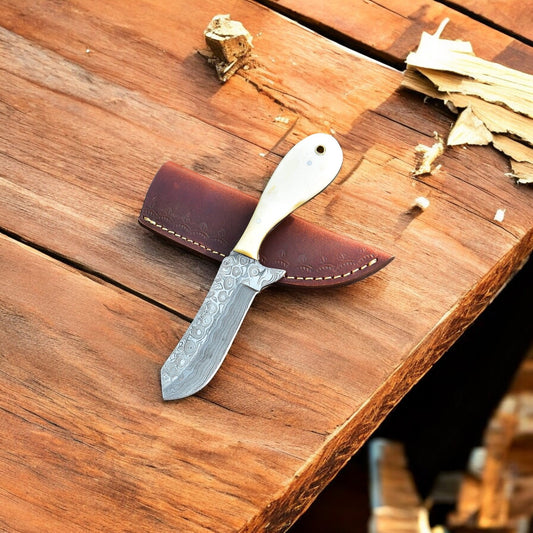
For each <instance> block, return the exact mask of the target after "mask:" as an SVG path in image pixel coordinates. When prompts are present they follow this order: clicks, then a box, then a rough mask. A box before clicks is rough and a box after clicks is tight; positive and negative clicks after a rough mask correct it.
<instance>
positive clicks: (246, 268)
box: [161, 133, 342, 400]
mask: <svg viewBox="0 0 533 533" xmlns="http://www.w3.org/2000/svg"><path fill="white" fill-rule="evenodd" d="M341 165H342V149H341V147H340V145H339V143H338V142H337V141H336V140H335V138H334V137H332V136H331V135H328V134H325V133H315V134H313V135H310V136H308V137H306V138H304V139H303V140H301V141H300V142H299V143H297V144H296V145H295V146H293V148H291V150H289V152H288V153H287V154H286V155H285V157H284V158H283V159H282V160H281V161H280V163H279V165H278V166H277V168H276V169H275V170H274V173H273V174H272V177H271V178H270V180H269V181H268V183H267V185H266V187H265V189H264V191H263V194H262V195H261V198H260V199H259V202H258V204H257V207H256V209H255V211H254V213H253V215H252V218H251V219H250V222H249V223H248V226H247V227H246V229H245V230H244V233H243V234H242V236H241V238H240V239H239V242H238V243H237V244H236V245H235V247H234V248H233V251H231V252H230V253H229V255H228V256H226V257H225V258H224V259H223V261H222V264H221V265H220V268H219V270H218V272H217V274H216V276H215V279H214V281H213V284H212V285H211V289H210V290H209V292H208V294H207V296H206V298H205V300H204V302H203V304H202V305H201V307H200V309H199V311H198V313H197V314H196V317H195V318H194V320H193V321H192V322H191V324H190V326H189V327H188V329H187V331H186V332H185V334H184V335H183V337H182V338H181V340H180V341H179V342H178V344H177V345H176V347H175V348H174V350H173V351H172V353H171V354H170V356H169V357H168V359H167V360H166V361H165V364H164V365H163V367H162V368H161V389H162V393H163V399H164V400H178V399H181V398H185V397H187V396H191V395H192V394H195V393H197V392H198V391H200V390H201V389H202V388H203V387H205V386H206V385H207V384H208V383H209V382H210V381H211V379H212V378H213V376H214V375H215V374H216V372H217V371H218V369H219V368H220V365H221V364H222V362H223V361H224V358H225V357H226V354H227V353H228V351H229V349H230V347H231V344H232V343H233V340H234V338H235V336H236V335H237V332H238V330H239V328H240V326H241V324H242V321H243V320H244V317H245V316H246V313H247V312H248V309H249V308H250V305H251V304H252V301H253V299H254V298H255V296H256V294H257V293H258V292H260V291H261V290H262V289H264V288H265V287H267V286H268V285H272V284H273V283H275V282H276V281H278V280H280V279H281V278H282V277H283V276H284V275H285V271H284V270H280V269H277V268H269V267H266V266H264V265H262V264H261V263H260V262H259V248H260V247H261V243H262V242H263V239H264V238H265V237H266V236H267V234H268V233H269V232H270V231H271V230H272V229H273V228H274V227H275V226H276V225H277V224H278V223H279V222H280V221H281V220H283V219H284V218H285V217H286V216H288V215H289V214H290V213H292V212H293V211H294V210H295V209H297V208H298V207H300V206H301V205H303V204H304V203H306V202H307V201H309V200H311V198H313V197H314V196H316V195H317V194H318V193H320V192H322V191H323V190H324V189H325V188H326V187H327V186H328V185H329V184H330V183H331V182H332V181H333V180H334V179H335V176H336V175H337V174H338V172H339V170H340V168H341Z"/></svg>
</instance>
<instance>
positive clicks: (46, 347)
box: [0, 236, 318, 532]
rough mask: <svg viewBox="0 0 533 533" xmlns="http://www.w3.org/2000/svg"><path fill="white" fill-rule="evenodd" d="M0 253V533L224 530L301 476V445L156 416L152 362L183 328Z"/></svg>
mask: <svg viewBox="0 0 533 533" xmlns="http://www.w3.org/2000/svg"><path fill="white" fill-rule="evenodd" d="M0 243H1V244H0V256H1V262H2V266H3V268H2V276H1V280H0V295H1V300H0V314H1V320H2V324H3V327H2V328H0V346H2V350H1V352H2V356H1V358H0V375H1V379H2V387H1V392H0V398H1V400H0V402H1V406H2V408H1V410H0V413H1V414H0V417H1V418H0V420H1V421H0V424H1V426H2V428H3V431H2V432H1V436H0V443H1V446H0V465H1V466H0V468H1V471H2V483H1V485H2V486H1V490H0V509H1V511H0V524H1V526H0V527H2V529H4V528H5V529H6V530H8V531H58V530H61V531H63V530H65V529H68V531H73V532H74V531H88V530H91V531H126V530H135V531H151V530H157V531H206V530H211V531H235V530H237V529H239V528H240V527H242V525H243V519H244V518H245V517H246V516H247V515H251V514H253V513H254V512H257V509H259V508H260V507H262V506H263V505H265V499H268V498H270V497H271V494H272V492H273V491H275V490H277V488H278V486H279V483H280V482H281V481H282V480H283V479H284V478H285V477H286V476H287V472H288V471H290V470H295V469H296V468H298V466H299V465H300V464H301V462H302V458H301V456H305V453H304V448H305V447H306V446H307V445H309V444H311V443H312V442H313V441H316V440H317V438H318V437H317V435H316V434H313V433H312V432H308V433H307V432H303V433H307V436H304V435H303V433H302V432H301V431H300V430H298V429H296V428H294V427H292V428H289V427H287V426H286V425H285V424H284V423H282V424H281V425H280V424H279V422H281V421H280V420H278V421H277V422H276V418H275V417H270V419H269V417H266V418H264V417H254V418H249V419H248V417H247V416H245V415H242V414H239V413H237V412H233V411H231V410H229V409H227V408H225V407H223V406H217V405H216V404H214V403H212V402H208V401H205V400H202V399H200V398H195V399H194V400H193V401H192V402H188V405H185V404H182V405H180V406H179V409H168V407H167V405H164V404H163V401H162V400H161V399H160V390H159V386H158V384H157V381H156V379H155V377H156V375H157V374H158V371H159V361H158V358H157V356H156V354H158V353H159V352H161V350H162V349H164V345H165V344H166V341H168V340H170V338H172V337H173V335H174V334H177V333H179V332H182V331H183V330H184V329H185V327H186V326H187V324H186V323H184V322H183V321H181V320H179V319H177V318H176V317H175V316H173V315H172V314H170V313H168V312H166V311H163V310H161V309H158V308H156V307H154V306H153V305H150V304H148V303H147V302H144V301H142V300H140V299H138V298H136V297H134V296H132V295H130V294H127V293H124V292H123V291H120V290H117V289H116V288H114V287H112V286H109V285H107V284H105V283H102V282H100V281H98V280H93V279H90V278H89V277H87V276H84V275H82V274H80V273H79V272H77V271H75V270H74V269H72V268H69V267H66V266H65V265H63V264H61V263H58V262H56V261H54V260H52V259H50V258H49V257H46V256H44V255H42V254H40V253H39V252H36V251H34V250H32V249H29V248H28V247H26V246H24V245H22V244H19V243H17V242H14V241H12V240H10V239H8V238H6V237H4V236H2V237H0ZM21 274H23V275H22V276H21ZM73 295H75V297H73ZM28 339H31V342H28ZM150 377H152V378H154V379H150ZM280 430H281V433H279V431H280ZM282 433H284V434H285V435H284V436H282ZM213 434H216V435H217V438H216V439H213V438H212V435H213ZM280 437H281V440H283V441H286V442H287V440H286V439H287V438H289V439H292V438H295V439H296V440H295V441H294V442H295V444H296V446H295V447H293V448H285V447H284V446H282V447H281V448H280V447H279V443H278V442H276V441H277V439H278V438H280ZM306 442H307V444H306ZM302 446H303V447H302ZM236 455H238V457H239V463H240V466H241V467H240V468H236V465H235V461H234V459H235V456H236ZM284 471H285V472H284Z"/></svg>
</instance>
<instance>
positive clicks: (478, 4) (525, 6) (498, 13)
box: [450, 0, 533, 45]
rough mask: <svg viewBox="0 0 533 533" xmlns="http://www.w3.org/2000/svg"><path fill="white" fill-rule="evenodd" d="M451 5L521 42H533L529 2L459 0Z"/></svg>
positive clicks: (532, 19) (532, 20) (532, 18)
mask: <svg viewBox="0 0 533 533" xmlns="http://www.w3.org/2000/svg"><path fill="white" fill-rule="evenodd" d="M450 4H451V5H454V6H457V7H458V8H459V9H462V10H464V11H466V12H467V13H470V14H471V15H472V16H473V17H476V18H479V19H481V20H485V21H487V22H490V23H491V24H493V25H495V26H497V27H499V28H501V29H502V30H505V31H506V32H509V33H511V34H514V35H518V36H520V38H522V39H523V40H528V41H530V42H529V44H530V45H531V41H533V27H532V24H531V23H532V22H533V17H532V15H531V13H532V7H533V6H532V5H531V3H530V2H523V3H519V4H514V3H512V2H505V1H504V0H496V1H493V2H483V1H480V0H461V1H459V2H454V1H452V2H450Z"/></svg>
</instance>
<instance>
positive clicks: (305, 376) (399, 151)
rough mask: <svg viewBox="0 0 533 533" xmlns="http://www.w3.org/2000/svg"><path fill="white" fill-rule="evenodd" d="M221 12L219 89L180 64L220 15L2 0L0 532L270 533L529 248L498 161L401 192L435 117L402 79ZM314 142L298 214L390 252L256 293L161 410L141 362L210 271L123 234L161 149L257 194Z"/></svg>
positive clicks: (398, 31) (468, 160)
mask: <svg viewBox="0 0 533 533" xmlns="http://www.w3.org/2000/svg"><path fill="white" fill-rule="evenodd" d="M281 3H282V2H280V4H281ZM311 4H312V2H309V5H310V6H311ZM415 4H416V3H415ZM365 5H366V3H365ZM369 5H372V6H374V4H369ZM340 6H341V3H338V5H336V9H339V11H338V12H337V13H338V15H339V19H342V20H348V19H349V17H348V16H346V15H344V14H343V13H342V12H341V11H340V9H341V7H340ZM410 6H411V8H412V9H413V10H415V11H416V6H415V5H414V4H412V3H410ZM430 6H431V7H430V8H429V10H428V12H429V13H433V12H435V14H433V15H431V16H429V15H428V16H427V17H426V16H425V15H423V14H422V13H420V16H419V18H418V19H417V18H416V17H414V18H413V12H409V13H405V14H402V15H401V20H402V21H403V22H404V24H407V25H405V26H401V25H398V24H396V23H394V24H390V25H387V24H385V23H383V27H381V26H375V27H374V30H373V32H370V33H369V34H368V35H367V36H366V37H365V38H364V39H363V38H361V37H358V39H360V40H361V42H364V44H365V46H366V48H367V49H369V50H370V49H372V50H375V51H376V52H375V53H373V54H372V56H373V57H378V56H380V57H381V56H383V55H384V52H386V54H385V55H387V57H395V58H396V59H395V60H394V62H393V61H391V63H397V62H399V61H400V59H401V57H402V54H403V50H405V51H406V52H407V51H409V50H408V49H407V48H408V47H409V46H411V43H412V44H413V45H415V44H416V42H418V39H419V36H420V35H419V34H420V31H421V30H422V29H429V30H433V29H434V27H436V25H438V23H439V22H440V18H441V16H440V15H441V14H440V12H438V10H441V9H444V7H443V6H441V5H440V4H434V3H431V4H430ZM229 7H231V15H232V18H234V19H235V20H240V21H241V22H243V24H244V25H245V27H246V28H247V29H248V31H250V33H251V34H252V35H253V37H254V55H255V56H256V62H257V66H256V68H254V69H251V70H248V71H240V72H239V73H238V74H237V75H236V76H234V77H233V78H232V79H231V80H230V81H229V82H228V83H227V84H225V85H221V84H220V82H219V81H218V80H217V79H216V76H215V75H214V72H213V71H212V70H211V68H210V67H209V66H208V65H207V64H206V61H205V59H204V58H202V57H201V56H200V55H199V54H198V53H197V51H198V50H199V49H201V48H202V47H204V46H205V44H204V42H203V30H204V28H205V26H206V25H207V23H208V22H209V20H211V18H212V16H213V15H215V14H218V13H226V12H228V9H229V8H228V5H227V3H223V2H217V1H215V0H204V1H203V2H192V4H191V2H183V1H181V0H180V1H176V2H174V3H170V2H164V1H163V0H146V1H143V2H138V3H134V4H131V5H130V4H127V5H126V4H124V3H123V2H119V1H118V0H116V1H113V2H101V1H94V0H93V1H89V0H75V1H73V2H54V1H46V0H42V1H39V2H35V1H32V2H30V1H25V0H12V1H10V0H3V1H2V9H1V11H0V22H1V27H0V69H1V71H2V78H1V83H0V116H1V117H2V128H1V129H0V161H1V164H0V186H1V194H0V202H1V204H0V205H1V209H0V227H1V228H2V233H3V236H2V239H1V247H0V254H1V256H2V259H1V264H2V266H3V268H2V276H0V286H1V290H0V316H1V321H2V322H1V323H2V327H1V328H0V355H1V358H0V379H1V387H0V407H1V415H0V427H1V428H2V431H1V432H0V435H1V436H0V471H1V472H2V476H1V481H0V528H3V529H6V530H8V531H39V532H43V531H87V530H94V531H98V530H105V531H124V530H130V531H149V530H157V531H190V532H194V531H217V532H223V531H238V530H240V531H259V530H265V531H281V530H284V529H286V528H287V527H288V526H289V525H290V524H291V523H292V522H293V521H294V520H295V519H296V518H297V517H298V515H299V514H300V513H301V512H303V510H304V509H305V508H306V507H307V506H308V505H309V503H310V502H311V501H312V500H313V498H314V497H316V495H317V494H318V492H319V491H320V490H321V489H322V488H323V487H324V486H325V484H327V482H328V481H329V480H331V479H332V477H333V476H334V475H335V473H336V472H337V471H338V470H339V469H340V468H341V467H342V465H343V464H344V463H345V462H346V461H347V460H348V459H349V457H350V456H351V455H352V454H353V453H354V452H355V451H356V450H357V449H358V448H359V447H360V446H361V444H362V443H363V442H364V441H365V440H366V439H367V438H368V436H369V435H370V434H371V432H372V431H373V430H374V429H375V428H376V427H377V425H378V424H379V422H380V421H381V420H382V419H383V418H384V417H385V416H386V415H387V413H388V412H389V411H390V409H391V408H392V407H393V406H394V405H395V404H396V403H397V402H398V401H399V400H400V399H401V398H402V397H403V395H404V394H405V393H406V392H407V391H408V390H409V388H410V387H411V386H412V385H413V384H414V383H416V381H417V380H418V379H419V378H420V377H421V376H422V375H424V373H425V372H426V371H427V370H428V369H429V368H430V367H431V365H432V364H433V363H434V362H435V361H436V360H437V359H438V358H439V357H440V356H441V355H442V353H443V352H444V351H445V350H446V348H447V347H448V346H450V344H451V343H453V342H454V340H455V339H456V338H457V337H458V336H459V335H460V334H461V332H462V331H463V330H464V328H466V327H467V326H468V324H469V323H471V321H472V320H473V319H474V318H475V317H476V316H477V315H478V314H479V313H480V312H481V311H482V310H483V308H484V307H485V306H486V305H487V304H488V303H489V302H490V300H491V299H492V297H493V296H494V295H495V294H496V293H497V292H498V291H499V290H500V289H501V287H502V286H503V285H504V284H505V283H506V281H507V280H508V279H509V277H510V276H511V275H512V273H513V272H514V271H516V270H517V269H518V268H519V267H520V265H521V264H522V262H523V261H524V260H525V258H526V257H527V256H528V254H529V253H530V252H531V249H532V246H533V231H532V228H533V190H532V189H530V188H526V187H518V186H516V185H515V184H514V183H513V182H512V180H510V179H509V178H507V177H505V175H504V174H505V173H506V172H508V170H509V169H508V163H507V161H506V160H505V158H504V157H503V156H501V155H500V154H498V153H497V152H496V151H495V150H493V149H491V148H489V147H482V148H468V149H463V148H461V147H456V148H454V149H451V150H449V151H448V152H447V153H446V154H445V155H444V156H443V157H442V160H441V162H442V169H441V171H440V172H438V173H436V174H434V175H431V176H427V177H424V178H422V179H419V180H413V178H412V177H411V174H410V173H411V170H412V169H413V167H414V161H415V155H414V147H415V146H416V145H417V144H418V143H420V142H423V143H425V144H431V142H432V138H433V132H434V131H438V132H440V133H441V134H446V133H447V131H448V130H449V128H450V124H451V121H452V120H453V117H452V116H451V115H450V114H449V113H448V112H447V111H446V110H444V109H442V108H441V107H440V106H438V105H433V104H424V102H423V99H422V97H420V96H419V95H416V94H414V93H411V92H409V91H406V90H399V89H398V87H399V85H400V81H401V72H399V71H397V70H394V69H392V68H389V67H387V66H384V65H382V64H378V63H376V62H373V61H370V60H368V58H366V57H364V56H362V55H360V54H356V53H353V52H351V51H349V50H347V49H346V48H344V47H342V46H339V45H338V44H336V43H335V42H333V41H331V40H328V39H327V38H325V37H321V36H319V35H317V34H316V33H314V32H312V31H309V30H308V29H306V28H305V27H302V26H301V25H299V24H296V23H294V22H292V21H290V20H287V19H286V18H283V17H280V16H279V14H277V13H275V12H273V11H271V10H270V9H268V8H267V7H264V6H262V5H259V4H257V3H254V2H250V1H245V0H236V1H234V2H232V3H231V6H229ZM360 7H364V6H363V2H361V6H360ZM334 11H335V10H334V9H330V12H334ZM389 11H391V9H390V8H386V9H385V12H389ZM445 11H446V13H448V16H451V18H452V21H451V22H452V28H454V27H456V26H461V25H464V27H467V28H468V29H469V31H470V33H469V34H468V35H465V36H464V37H465V38H468V39H470V40H472V42H473V45H474V48H475V49H476V51H477V52H478V54H479V55H484V57H486V58H489V59H493V58H498V59H499V60H502V61H503V62H506V63H507V64H509V66H513V67H516V64H515V62H516V61H520V62H521V64H520V65H519V67H518V68H521V69H522V70H528V69H529V71H531V58H532V57H533V56H532V55H531V50H530V49H528V48H527V46H526V45H525V44H524V43H522V42H520V41H519V40H516V39H513V38H510V37H507V36H505V35H504V34H501V33H499V32H497V31H496V30H493V29H490V28H487V27H486V26H484V25H483V24H481V23H479V22H475V21H472V20H470V19H469V18H468V17H466V16H465V15H462V14H460V13H454V12H453V11H451V10H450V9H449V8H446V9H445ZM325 16H326V14H324V17H325ZM382 16H383V17H384V16H385V14H384V12H383V10H381V11H379V12H378V13H374V12H370V13H367V12H365V11H363V10H360V11H359V15H358V17H357V23H358V24H359V23H361V20H362V19H364V18H365V17H367V27H369V24H368V22H369V20H374V21H381V20H382V18H381V17H382ZM324 20H325V19H324ZM413 20H414V21H415V22H416V23H414V22H412V21H413ZM325 23H328V22H327V20H325ZM376 35H379V36H382V38H384V39H388V41H387V42H386V43H385V44H379V43H376V42H375V39H374V37H375V36H376ZM402 35H403V36H404V37H403V38H402V37H401V36H402ZM373 36H374V37H373ZM454 36H455V35H452V37H454ZM402 43H403V44H402ZM406 43H407V44H406ZM289 44H290V46H289ZM400 44H402V46H400ZM484 47H485V49H487V50H489V51H491V53H490V54H483V52H482V50H483V49H484ZM391 50H396V51H395V52H394V53H392V52H391ZM517 58H518V59H517ZM279 117H284V118H287V119H288V123H285V122H284V121H280V120H277V119H278V118H279ZM332 130H333V131H334V132H335V135H336V137H337V138H338V140H339V142H340V143H341V145H342V147H343V149H344V152H345V163H344V165H343V168H342V170H341V173H340V175H339V177H338V178H337V180H336V182H335V183H334V184H333V185H332V186H331V187H330V188H329V189H328V190H327V191H326V192H324V193H323V194H322V195H320V196H319V197H317V198H316V199H315V200H313V202H311V203H310V204H308V205H307V206H305V207H304V208H302V209H301V210H300V211H299V214H300V216H303V217H305V218H306V219H308V220H310V221H313V222H316V223H320V224H323V225H324V226H326V227H328V228H330V229H333V230H336V231H338V232H340V233H343V234H345V235H350V236H353V237H356V238H358V239H360V240H362V241H366V242H368V243H369V244H372V245H375V246H378V247H381V248H383V249H385V250H387V251H389V252H391V253H393V254H394V255H395V256H396V259H395V261H394V262H393V263H392V264H391V265H389V266H388V267H387V268H386V269H384V270H383V271H381V272H379V273H378V274H377V275H375V276H373V277H371V278H368V279H367V280H365V281H363V282H361V283H359V284H356V285H352V286H349V287H345V288H341V289H331V290H330V289H328V290H323V291H318V290H317V291H307V290H294V289H280V288H273V289H271V290H270V291H268V292H266V293H265V294H264V295H261V296H260V297H258V298H257V300H256V301H255V302H254V306H253V307H252V309H251V311H250V313H249V315H248V317H247V318H246V320H245V323H244V325H243V327H242V329H241V332H240V334H239V335H238V337H237V340H236V342H235V344H234V346H233V347H232V349H231V351H230V354H229V356H228V358H227V360H226V362H225V363H224V365H223V366H222V368H221V370H220V372H219V374H218V375H217V376H216V377H215V379H214V380H213V382H212V384H211V385H210V386H208V387H207V388H206V389H205V390H204V391H203V392H202V393H200V394H199V395H197V396H195V397H192V398H189V399H186V400H184V401H181V402H179V403H176V402H175V403H163V402H162V400H161V398H160V389H159V381H158V370H159V367H160V365H161V364H162V363H163V361H164V360H165V359H166V357H167V355H168V353H169V352H170V350H171V349H172V348H173V347H174V345H175V343H176V340H177V339H178V338H179V336H180V335H181V334H182V333H183V332H184V331H185V329H186V327H187V325H188V321H189V320H191V318H192V317H193V316H194V314H195V312H196V310H197V309H198V307H199V306H200V304H201V302H202V301H203V298H204V296H205V294H206V292H207V289H208V288H209V286H210V284H211V280H212V278H213V276H214V274H215V271H216V266H215V265H213V264H211V263H210V262H208V261H205V260H201V259H199V258H198V257H196V256H194V255H191V254H189V253H187V252H186V251H183V250H179V249H176V248H174V247H172V246H170V245H167V244H165V243H164V242H162V241H161V240H160V239H158V238H156V237H155V236H153V235H151V234H149V233H148V232H147V231H145V230H143V229H142V228H140V227H139V226H138V225H137V223H136V218H137V215H138V212H139V210H140V207H141V204H142V200H143V197H144V194H145V192H146V190H147V188H148V185H149V183H150V181H151V178H152V177H153V175H154V174H155V172H156V171H157V169H158V167H159V166H160V165H161V164H162V163H164V162H165V161H167V160H174V161H176V162H178V163H180V164H181V165H183V166H187V167H189V168H192V169H194V170H196V171H199V172H201V173H203V174H204V175H206V176H209V177H211V178H214V179H217V180H220V181H223V182H225V183H227V184H230V185H232V186H234V187H237V188H240V189H242V190H244V191H245V192H248V193H250V194H255V195H259V193H260V191H261V190H262V188H263V187H264V185H265V183H266V181H267V179H268V177H269V174H270V173H271V172H272V170H273V169H274V168H275V165H276V164H277V162H278V161H279V159H280V157H281V156H282V155H283V154H284V153H285V152H286V151H287V150H288V149H289V148H290V147H291V146H292V145H293V144H294V143H295V142H296V141H297V140H299V139H300V138H302V137H303V136H305V135H307V134H309V133H313V132H315V131H332ZM421 195H422V196H426V197H428V198H429V200H430V202H431V203H430V207H429V208H428V209H427V210H426V211H424V212H423V213H421V212H417V211H415V210H413V209H412V204H413V201H414V199H415V198H416V197H417V196H421ZM497 209H505V210H506V215H505V219H504V221H503V222H502V223H496V222H494V221H493V217H494V214H495V212H496V210H497Z"/></svg>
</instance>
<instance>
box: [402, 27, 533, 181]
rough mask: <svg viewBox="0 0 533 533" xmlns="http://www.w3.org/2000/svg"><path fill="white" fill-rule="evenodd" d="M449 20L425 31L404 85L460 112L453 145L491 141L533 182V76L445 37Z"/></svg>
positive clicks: (515, 171)
mask: <svg viewBox="0 0 533 533" xmlns="http://www.w3.org/2000/svg"><path fill="white" fill-rule="evenodd" d="M446 23H447V21H444V22H443V23H442V24H441V25H440V27H439V29H438V30H437V32H436V34H435V35H430V34H428V33H426V32H424V33H423V34H422V36H421V39H420V44H419V46H418V49H417V50H416V52H412V53H410V54H409V55H408V57H407V60H406V63H407V69H406V70H405V72H404V77H403V81H402V86H404V87H407V88H410V89H412V90H415V91H418V92H421V93H422V94H424V95H425V96H426V97H430V98H437V99H440V100H442V101H443V102H444V104H445V105H446V106H447V107H448V108H449V109H450V110H452V111H453V112H457V113H460V114H459V117H458V119H457V121H456V123H455V125H454V126H453V128H452V130H451V131H450V134H449V136H448V139H447V145H448V146H450V145H461V144H477V145H485V144H489V143H492V144H493V146H494V147H495V148H497V149H498V150H500V151H502V152H503V153H504V154H506V155H507V156H508V157H509V158H510V163H511V167H512V172H511V173H508V174H507V175H509V176H512V177H513V178H515V179H516V180H517V182H518V183H533V76H531V75H529V74H526V73H523V72H520V71H518V70H514V69H510V68H508V67H505V66H503V65H499V64H497V63H493V62H491V61H486V60H484V59H482V58H479V57H477V56H476V55H475V54H474V51H473V49H472V45H471V44H470V43H469V42H465V41H451V40H446V39H441V38H440V36H441V34H442V32H443V31H444V28H445V26H446ZM417 150H418V147H417ZM415 175H419V174H417V173H415Z"/></svg>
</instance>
